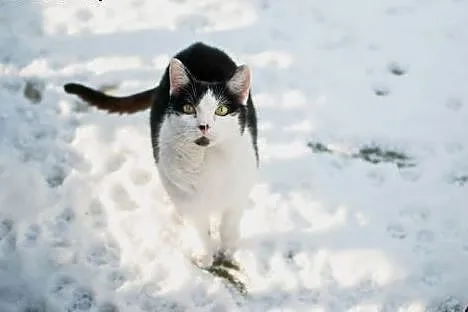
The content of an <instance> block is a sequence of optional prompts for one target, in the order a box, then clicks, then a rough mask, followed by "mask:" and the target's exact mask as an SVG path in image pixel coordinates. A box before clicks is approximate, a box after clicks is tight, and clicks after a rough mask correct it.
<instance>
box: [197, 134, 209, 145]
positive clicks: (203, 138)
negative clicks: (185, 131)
mask: <svg viewBox="0 0 468 312" xmlns="http://www.w3.org/2000/svg"><path fill="white" fill-rule="evenodd" d="M194 142H195V144H197V145H199V146H208V145H209V144H210V139H208V138H207V137H206V136H201V137H199V138H198V139H196V140H195V141H194Z"/></svg>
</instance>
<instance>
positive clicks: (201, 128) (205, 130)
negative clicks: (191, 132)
mask: <svg viewBox="0 0 468 312" xmlns="http://www.w3.org/2000/svg"><path fill="white" fill-rule="evenodd" d="M209 128H210V126H208V125H199V126H198V129H200V131H201V133H203V134H205V133H206V132H207V131H208V129H209Z"/></svg>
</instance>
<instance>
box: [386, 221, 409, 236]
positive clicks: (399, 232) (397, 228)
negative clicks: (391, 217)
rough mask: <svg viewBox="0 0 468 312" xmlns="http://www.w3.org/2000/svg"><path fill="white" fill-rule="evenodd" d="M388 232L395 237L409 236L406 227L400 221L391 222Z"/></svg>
mask: <svg viewBox="0 0 468 312" xmlns="http://www.w3.org/2000/svg"><path fill="white" fill-rule="evenodd" d="M387 232H388V233H389V234H390V236H391V237H392V238H394V239H405V238H406V237H407V236H408V233H407V232H406V230H405V227H404V226H403V225H401V224H399V223H394V224H389V225H388V226H387Z"/></svg>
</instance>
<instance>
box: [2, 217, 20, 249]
mask: <svg viewBox="0 0 468 312" xmlns="http://www.w3.org/2000/svg"><path fill="white" fill-rule="evenodd" d="M0 248H1V250H2V251H3V252H5V253H9V252H12V251H14V250H16V231H15V230H14V222H13V220H11V219H3V220H2V221H0Z"/></svg>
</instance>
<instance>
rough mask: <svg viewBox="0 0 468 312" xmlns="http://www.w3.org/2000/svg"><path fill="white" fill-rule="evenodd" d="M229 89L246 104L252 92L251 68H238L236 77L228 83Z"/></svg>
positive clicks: (242, 66) (244, 66)
mask: <svg viewBox="0 0 468 312" xmlns="http://www.w3.org/2000/svg"><path fill="white" fill-rule="evenodd" d="M227 87H228V89H229V91H231V92H232V93H234V94H235V95H237V96H238V97H239V99H240V101H241V102H242V103H244V104H245V102H246V101H247V98H248V97H249V90H250V68H249V67H248V66H247V65H241V66H239V67H237V69H236V71H235V73H234V75H233V76H232V77H231V79H229V81H228V82H227Z"/></svg>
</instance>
